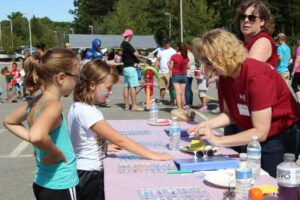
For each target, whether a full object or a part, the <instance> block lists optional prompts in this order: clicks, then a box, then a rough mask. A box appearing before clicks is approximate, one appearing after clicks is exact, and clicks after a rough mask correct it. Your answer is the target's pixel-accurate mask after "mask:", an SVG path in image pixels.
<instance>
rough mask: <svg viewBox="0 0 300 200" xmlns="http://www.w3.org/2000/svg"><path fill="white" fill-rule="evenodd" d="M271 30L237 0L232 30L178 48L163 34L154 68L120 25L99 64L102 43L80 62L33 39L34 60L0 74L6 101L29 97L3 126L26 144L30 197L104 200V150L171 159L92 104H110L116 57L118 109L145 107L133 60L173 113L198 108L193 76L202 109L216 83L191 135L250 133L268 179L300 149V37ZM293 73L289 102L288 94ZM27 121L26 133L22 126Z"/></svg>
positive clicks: (243, 141)
mask: <svg viewBox="0 0 300 200" xmlns="http://www.w3.org/2000/svg"><path fill="white" fill-rule="evenodd" d="M273 28H274V23H273V19H272V15H271V12H270V10H269V8H267V7H266V5H265V4H264V3H263V2H262V1H258V0H244V1H242V2H241V3H240V5H239V7H238V10H237V17H236V32H237V35H234V34H232V33H230V32H229V31H227V30H225V29H222V28H219V29H214V30H211V31H209V32H207V33H205V34H204V35H203V36H202V37H201V38H200V37H199V38H195V39H194V40H193V41H192V42H191V43H186V42H180V43H178V44H177V46H176V49H174V48H172V40H171V38H168V37H166V38H164V39H163V40H162V47H161V48H160V49H159V50H158V53H157V60H156V62H155V63H154V64H153V63H151V62H149V60H147V58H146V57H145V56H142V55H141V54H139V52H138V51H137V50H136V49H135V48H134V47H133V46H132V45H131V43H130V42H131V41H132V38H133V37H134V33H133V31H132V30H131V29H126V30H125V31H124V32H123V34H122V36H123V37H124V41H123V42H122V43H121V44H120V51H119V52H118V53H117V54H116V55H115V56H113V57H112V58H111V60H112V61H110V60H108V61H103V60H102V58H103V52H101V40H99V39H95V40H93V41H92V48H91V49H89V50H87V51H84V52H83V53H82V55H81V58H82V59H81V61H80V60H79V59H78V56H77V55H76V54H75V53H74V52H72V51H71V50H68V49H63V48H52V49H49V50H47V51H44V48H45V46H43V45H40V47H41V48H40V49H41V50H40V52H39V53H38V54H37V55H38V56H31V55H28V58H27V59H26V60H25V61H24V63H23V64H22V70H20V69H18V64H17V63H15V62H14V63H12V65H11V66H10V68H8V67H4V68H3V69H2V70H1V74H2V75H3V76H4V77H5V80H6V87H5V88H6V93H7V101H8V102H16V101H17V99H20V100H21V99H23V98H24V97H30V98H26V100H27V101H28V103H27V104H24V105H22V106H21V107H19V108H18V109H16V110H15V111H13V112H12V113H10V114H9V115H7V116H6V117H5V119H4V121H3V123H4V126H5V127H6V128H7V129H8V130H9V131H10V132H12V133H13V134H14V135H16V136H17V137H19V138H21V139H23V140H26V141H28V142H30V143H31V144H33V147H34V154H35V156H36V170H35V176H34V183H33V191H34V195H35V197H36V199H41V200H44V199H76V198H74V197H75V196H76V195H77V196H78V199H79V200H80V199H104V177H103V171H104V169H103V159H105V155H106V152H107V151H118V150H119V149H125V150H127V151H130V152H132V153H135V154H137V155H139V156H142V157H145V158H147V159H152V160H162V161H165V160H170V159H172V157H171V156H170V155H168V154H164V153H158V152H153V151H151V150H149V149H147V148H144V147H143V146H141V145H139V144H138V143H136V142H135V141H133V140H131V139H129V138H127V137H125V136H123V135H121V134H120V133H119V132H118V131H117V130H116V129H114V128H113V127H111V126H110V125H109V124H108V123H107V121H106V120H105V118H104V116H103V114H102V112H101V109H100V110H99V109H98V108H97V107H96V105H105V106H107V99H108V97H109V96H110V95H112V88H113V86H114V84H116V83H117V82H118V80H119V75H118V73H117V72H116V70H115V66H116V65H117V64H116V63H121V64H122V66H123V67H122V69H123V75H124V90H123V97H124V110H126V111H127V110H131V111H142V110H143V109H142V108H140V107H139V106H138V105H137V98H136V95H137V87H138V86H139V85H140V82H139V79H138V73H137V70H136V66H137V63H138V62H139V60H143V61H145V63H146V67H147V69H149V70H150V71H151V72H152V73H146V72H145V77H148V78H149V76H154V75H156V76H157V77H158V88H159V99H158V103H162V104H168V103H169V104H174V105H175V106H176V107H177V108H179V109H190V108H195V107H194V105H195V102H193V79H195V80H196V85H197V88H196V89H197V91H198V96H199V102H201V107H200V109H199V111H200V112H206V111H207V100H206V92H207V90H208V87H209V83H210V82H211V80H214V81H216V82H217V85H218V98H219V107H220V113H219V115H217V116H215V117H214V118H211V119H209V120H207V121H203V122H201V123H199V124H197V125H195V126H193V127H191V128H190V129H189V130H188V132H189V134H194V135H195V136H196V137H197V138H199V139H201V140H203V139H204V140H207V141H208V142H209V143H211V144H212V145H215V146H224V147H232V148H234V149H235V150H237V151H238V152H243V151H245V145H247V144H248V143H249V141H250V140H251V137H252V136H253V135H255V136H257V137H258V140H259V141H260V143H261V146H262V159H261V162H262V165H261V166H262V169H264V170H265V171H267V172H268V173H269V174H270V175H271V176H273V177H275V176H276V166H277V165H278V164H279V163H280V162H282V161H283V154H284V153H286V152H291V153H294V154H296V155H299V152H300V148H299V147H300V137H299V131H300V104H299V99H300V90H299V84H300V37H298V38H297V42H298V46H299V47H298V48H297V49H296V51H295V53H294V55H291V50H290V48H289V47H288V45H287V37H286V35H285V34H284V33H279V34H278V36H277V37H276V40H277V41H278V44H279V46H278V47H277V46H276V43H275V41H274V39H273V38H272V34H273ZM151 65H154V66H151ZM290 79H292V84H291V87H292V89H293V91H294V93H295V96H296V98H295V97H294V94H292V92H291V91H290V90H289V81H290ZM149 80H150V78H149V79H148V81H149ZM151 82H153V78H152V79H151ZM22 87H23V88H24V89H22ZM73 91H74V92H73ZM167 91H169V94H170V99H169V100H170V101H167V97H166V94H167ZM0 92H1V90H0ZM72 92H73V103H72V105H71V106H70V110H69V114H68V117H65V116H64V115H63V114H62V111H63V106H62V103H61V98H62V97H63V96H67V95H70V94H71V93H72ZM152 94H153V92H152ZM129 97H130V101H129ZM25 121H27V123H28V125H29V129H28V128H26V127H25V126H23V124H22V123H23V122H25ZM220 127H225V129H224V135H223V136H220V135H215V134H214V132H213V131H212V130H213V129H215V128H220ZM107 141H109V142H110V145H107Z"/></svg>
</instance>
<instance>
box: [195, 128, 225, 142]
mask: <svg viewBox="0 0 300 200" xmlns="http://www.w3.org/2000/svg"><path fill="white" fill-rule="evenodd" d="M195 137H196V138H198V139H199V140H206V141H208V142H209V144H211V145H218V140H219V139H220V137H218V136H216V135H215V134H214V133H213V130H212V129H211V128H209V127H201V128H199V129H198V131H197V132H195Z"/></svg>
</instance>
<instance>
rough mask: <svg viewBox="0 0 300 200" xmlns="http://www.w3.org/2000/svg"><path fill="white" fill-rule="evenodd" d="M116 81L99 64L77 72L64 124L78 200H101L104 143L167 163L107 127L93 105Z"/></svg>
mask: <svg viewBox="0 0 300 200" xmlns="http://www.w3.org/2000/svg"><path fill="white" fill-rule="evenodd" d="M118 80H119V77H118V74H117V73H116V71H115V70H114V69H113V68H111V67H109V66H108V65H107V64H106V63H104V62H103V61H101V60H97V59H96V60H93V61H91V62H88V63H87V64H86V65H85V66H84V67H83V68H82V70H81V72H80V76H79V83H78V84H77V85H76V88H75V90H74V103H73V104H72V105H71V108H70V111H69V116H68V122H69V130H70V134H71V140H72V143H73V147H74V150H75V154H76V158H77V172H78V176H79V179H80V181H79V184H78V186H77V188H76V189H77V192H78V196H79V199H104V177H103V174H104V173H103V170H104V169H103V159H104V158H105V154H106V147H107V145H106V140H108V141H110V142H111V143H112V144H115V145H117V146H118V147H120V148H122V149H125V150H127V151H130V152H132V153H135V154H137V155H140V156H142V157H145V158H149V159H152V160H170V159H171V157H170V156H169V155H167V154H162V153H156V152H153V151H150V150H148V149H146V148H144V147H143V146H141V145H139V144H137V143H136V142H134V141H133V140H131V139H129V138H127V137H125V136H123V135H121V134H120V133H119V132H118V131H117V130H115V129H114V128H113V127H111V126H110V125H109V123H107V121H106V120H105V119H104V116H103V114H102V113H101V111H100V110H98V109H97V107H96V106H95V104H99V103H104V102H106V99H107V98H108V96H110V95H111V94H112V87H113V85H114V84H115V83H117V82H118Z"/></svg>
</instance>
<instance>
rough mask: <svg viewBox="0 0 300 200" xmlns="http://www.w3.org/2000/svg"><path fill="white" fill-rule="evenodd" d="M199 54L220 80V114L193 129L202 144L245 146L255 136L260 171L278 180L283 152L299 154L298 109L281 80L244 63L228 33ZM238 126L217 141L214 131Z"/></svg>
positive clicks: (204, 43) (213, 34)
mask: <svg viewBox="0 0 300 200" xmlns="http://www.w3.org/2000/svg"><path fill="white" fill-rule="evenodd" d="M195 45H196V49H197V53H198V55H199V57H200V58H201V60H202V62H204V63H205V64H206V66H207V69H208V70H210V71H213V72H214V73H215V74H217V75H218V76H219V77H220V80H219V91H218V92H219V93H220V96H221V97H222V98H221V99H220V101H222V102H223V105H224V110H223V112H222V113H221V114H220V115H219V116H217V117H215V118H212V119H210V120H207V121H204V122H201V123H200V124H198V125H196V126H194V127H192V128H191V129H190V130H189V133H192V132H195V134H196V135H197V136H198V137H199V138H200V139H206V140H208V141H209V142H210V143H212V144H213V145H216V146H225V147H235V146H242V145H247V144H248V143H249V142H250V140H251V136H252V135H256V136H257V137H258V140H259V141H260V143H261V146H262V158H261V164H262V165H261V166H262V169H264V170H265V171H267V172H268V173H269V174H270V175H271V176H273V177H276V166H277V165H278V164H279V163H280V162H282V161H283V154H284V153H286V152H290V153H295V154H296V156H298V154H299V149H298V148H299V147H300V146H299V136H297V135H299V134H298V132H299V131H300V121H299V119H300V106H299V105H298V103H297V102H296V100H295V98H294V97H293V96H292V94H291V92H290V91H289V88H288V86H287V84H286V83H285V81H284V80H283V79H282V78H281V76H280V74H279V73H278V72H277V70H276V69H275V68H274V67H272V66H271V65H270V64H266V63H264V62H261V61H258V60H255V59H253V58H248V57H247V56H248V55H247V49H246V48H245V47H244V45H243V44H242V43H241V42H240V41H239V40H238V39H237V38H236V37H235V36H234V35H233V34H231V33H229V32H227V31H224V30H222V29H216V30H213V31H210V32H208V33H206V34H205V35H204V36H203V37H202V38H201V40H200V41H199V42H198V43H197V44H195ZM232 123H236V124H237V125H238V126H239V127H240V128H241V131H240V132H238V133H236V134H233V135H227V136H216V135H215V134H213V132H212V129H215V128H220V127H224V126H226V125H229V124H232Z"/></svg>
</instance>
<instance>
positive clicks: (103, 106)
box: [98, 103, 111, 108]
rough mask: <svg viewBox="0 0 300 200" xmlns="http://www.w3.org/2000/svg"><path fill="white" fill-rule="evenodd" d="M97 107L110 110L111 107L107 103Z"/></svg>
mask: <svg viewBox="0 0 300 200" xmlns="http://www.w3.org/2000/svg"><path fill="white" fill-rule="evenodd" d="M98 106H99V107H102V108H110V107H111V105H109V104H107V103H102V104H99V105H98Z"/></svg>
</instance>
